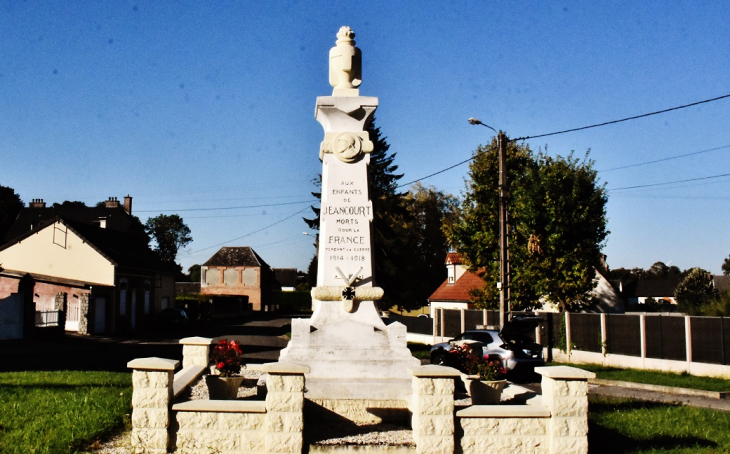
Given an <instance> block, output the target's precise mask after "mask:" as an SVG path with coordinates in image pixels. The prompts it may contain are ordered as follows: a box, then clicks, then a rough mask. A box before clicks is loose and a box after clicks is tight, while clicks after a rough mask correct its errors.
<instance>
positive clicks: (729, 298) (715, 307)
mask: <svg viewBox="0 0 730 454" xmlns="http://www.w3.org/2000/svg"><path fill="white" fill-rule="evenodd" d="M702 313H703V315H710V316H712V317H728V316H730V290H725V291H724V292H721V293H720V294H719V295H717V296H715V298H713V299H712V301H711V302H710V304H708V305H706V306H704V308H703V310H702Z"/></svg>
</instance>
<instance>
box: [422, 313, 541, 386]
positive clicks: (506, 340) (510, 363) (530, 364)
mask: <svg viewBox="0 0 730 454" xmlns="http://www.w3.org/2000/svg"><path fill="white" fill-rule="evenodd" d="M541 321H542V319H541V318H539V317H515V318H513V319H512V320H510V321H509V322H507V323H505V325H504V327H503V328H502V330H501V331H500V330H498V329H473V330H469V331H464V332H463V333H461V334H459V335H458V336H456V337H455V338H453V339H451V340H450V341H448V342H443V343H440V344H436V345H434V346H433V347H432V348H431V364H442V365H446V366H449V365H450V363H449V351H451V349H452V347H453V346H454V345H458V344H461V343H463V342H464V341H466V342H472V343H473V342H478V343H479V345H481V347H482V349H483V351H482V355H483V356H484V357H485V358H489V359H493V360H494V359H498V360H499V361H501V363H502V366H503V367H504V368H505V369H506V370H507V371H515V372H528V373H529V372H532V371H533V370H534V368H535V367H537V366H544V365H545V361H544V360H543V357H542V347H541V346H540V345H539V344H536V343H535V342H534V341H533V340H532V339H531V338H530V336H529V334H530V333H532V332H534V331H535V328H536V327H537V326H538V325H539V324H540V322H541Z"/></svg>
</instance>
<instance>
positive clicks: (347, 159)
mask: <svg viewBox="0 0 730 454" xmlns="http://www.w3.org/2000/svg"><path fill="white" fill-rule="evenodd" d="M354 37H355V33H353V31H352V30H351V29H350V28H349V27H342V28H341V29H340V31H339V32H338V33H337V43H336V46H335V47H333V48H332V50H331V51H330V66H329V80H330V85H332V87H334V89H333V92H332V96H321V97H318V98H317V107H316V112H315V117H316V119H317V121H318V122H319V123H320V124H321V125H322V127H323V128H324V133H325V134H324V140H323V141H322V144H321V146H320V151H319V158H320V160H321V161H322V205H321V211H320V234H319V251H318V265H319V266H318V269H317V287H315V288H314V289H312V300H313V301H312V305H313V307H314V313H313V315H312V318H310V319H294V320H292V340H291V341H290V342H289V345H288V346H287V347H286V348H285V349H284V350H282V352H281V356H280V361H287V362H293V363H297V364H302V365H306V366H309V368H310V373H309V374H307V376H306V388H307V394H306V396H307V398H310V399H402V398H403V397H405V395H407V394H408V393H409V392H410V379H411V377H410V374H409V373H408V369H409V368H413V367H417V366H419V365H420V362H419V361H418V360H417V359H415V358H413V356H412V355H411V354H410V351H409V350H408V348H407V346H406V337H405V336H406V328H405V326H403V325H402V324H401V323H397V322H396V323H393V324H390V325H388V326H387V327H386V326H385V324H384V323H383V321H382V320H381V319H380V316H379V314H378V311H377V307H376V305H375V301H377V300H378V299H380V298H382V296H383V290H382V289H380V288H378V287H376V286H375V283H374V281H373V274H372V269H373V266H372V260H373V256H372V246H371V237H370V222H371V221H372V219H373V207H372V203H371V202H370V199H369V197H368V180H367V166H368V164H369V162H370V152H371V151H372V150H373V143H372V142H371V141H370V137H369V136H368V132H367V131H366V130H365V129H366V127H367V126H368V123H369V122H370V121H371V119H372V115H373V113H374V112H375V109H376V108H377V107H378V98H374V97H365V96H360V91H359V88H358V87H359V86H360V83H361V78H362V74H361V73H362V72H361V62H362V60H361V54H360V49H358V48H357V47H355V41H354Z"/></svg>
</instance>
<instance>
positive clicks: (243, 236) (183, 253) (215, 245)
mask: <svg viewBox="0 0 730 454" xmlns="http://www.w3.org/2000/svg"><path fill="white" fill-rule="evenodd" d="M307 209H309V207H305V208H303V209H301V210H299V211H297V212H296V213H294V214H291V215H289V216H287V217H285V218H284V219H281V220H279V221H276V222H274V223H273V224H269V225H267V226H265V227H261V228H260V229H258V230H254V231H253V232H249V233H247V234H245V235H241V236H239V237H236V238H232V239H230V240H226V241H224V242H222V243H218V244H214V245H212V246H208V247H205V248H203V249H198V250H197V251H190V252H181V253H180V255H193V254H197V253H198V252H203V251H207V250H208V249H212V248H214V247H218V246H222V245H224V244H227V243H230V242H231V241H237V240H240V239H241V238H246V237H247V236H251V235H253V234H254V233H259V232H261V231H263V230H266V229H268V228H270V227H273V226H275V225H277V224H281V223H282V222H284V221H286V220H287V219H291V218H293V217H294V216H296V215H298V214H299V213H301V212H302V211H305V210H307Z"/></svg>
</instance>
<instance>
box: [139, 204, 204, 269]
mask: <svg viewBox="0 0 730 454" xmlns="http://www.w3.org/2000/svg"><path fill="white" fill-rule="evenodd" d="M145 230H146V231H147V234H148V235H150V237H151V240H152V241H153V242H154V243H155V251H156V252H157V254H158V255H159V257H160V259H161V260H162V261H164V262H170V263H172V262H174V261H175V258H176V257H177V251H178V250H179V249H180V248H181V247H185V245H187V244H188V243H190V242H191V241H193V238H192V237H191V236H190V228H189V227H188V226H187V225H185V223H184V222H183V219H182V218H181V217H180V216H178V215H177V214H171V215H166V214H161V215H159V216H155V217H153V218H149V219H147V222H146V223H145Z"/></svg>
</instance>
